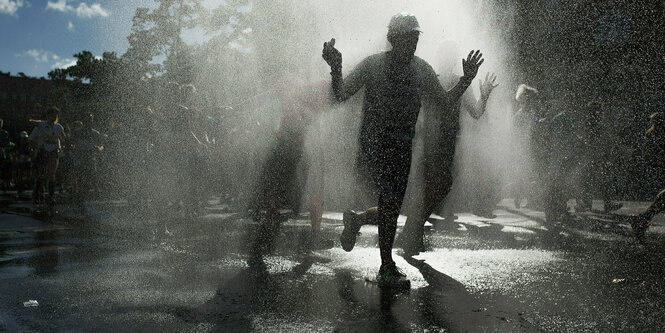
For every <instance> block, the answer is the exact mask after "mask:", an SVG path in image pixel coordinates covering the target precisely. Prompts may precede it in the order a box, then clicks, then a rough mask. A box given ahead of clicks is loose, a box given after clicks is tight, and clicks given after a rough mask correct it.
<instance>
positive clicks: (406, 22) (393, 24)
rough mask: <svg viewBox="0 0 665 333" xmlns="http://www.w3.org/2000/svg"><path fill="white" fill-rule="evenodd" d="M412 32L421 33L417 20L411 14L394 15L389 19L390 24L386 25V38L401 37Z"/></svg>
mask: <svg viewBox="0 0 665 333" xmlns="http://www.w3.org/2000/svg"><path fill="white" fill-rule="evenodd" d="M412 31H418V32H423V31H422V30H421V29H420V24H418V20H417V19H416V17H415V16H414V15H413V14H409V13H399V14H395V15H394V16H393V17H392V18H391V19H390V23H389V24H388V36H395V35H401V34H405V33H407V32H412Z"/></svg>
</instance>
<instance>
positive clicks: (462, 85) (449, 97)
mask: <svg viewBox="0 0 665 333" xmlns="http://www.w3.org/2000/svg"><path fill="white" fill-rule="evenodd" d="M482 56H483V54H482V53H480V50H478V51H471V52H469V55H468V56H467V57H466V59H462V69H463V70H464V76H462V77H461V78H460V79H459V81H458V82H457V84H456V85H455V87H453V88H452V89H450V90H448V91H445V90H444V89H443V87H441V83H439V80H438V79H437V77H436V74H435V73H434V71H432V73H431V74H430V75H429V76H428V78H426V83H425V85H426V89H427V90H428V91H429V93H430V96H431V97H432V98H433V99H434V101H435V102H436V103H437V104H438V106H439V108H440V109H442V110H444V112H452V110H453V109H454V106H456V105H459V100H460V98H461V97H462V94H464V92H465V91H466V89H467V88H469V86H470V85H471V82H472V81H473V79H474V78H475V77H476V74H478V68H479V67H480V65H482V64H483V62H484V61H485V60H484V59H483V58H482Z"/></svg>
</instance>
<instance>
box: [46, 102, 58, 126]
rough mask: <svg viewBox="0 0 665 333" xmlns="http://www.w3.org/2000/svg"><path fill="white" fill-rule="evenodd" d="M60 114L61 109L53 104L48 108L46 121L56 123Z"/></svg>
mask: <svg viewBox="0 0 665 333" xmlns="http://www.w3.org/2000/svg"><path fill="white" fill-rule="evenodd" d="M59 114H60V109H58V108H57V107H55V106H52V107H50V108H48V109H47V110H46V121H48V122H50V123H54V122H56V121H57V120H58V115H59Z"/></svg>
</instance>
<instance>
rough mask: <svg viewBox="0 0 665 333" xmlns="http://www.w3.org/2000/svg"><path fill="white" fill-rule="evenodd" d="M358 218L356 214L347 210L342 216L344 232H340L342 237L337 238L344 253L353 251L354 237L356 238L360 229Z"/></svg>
mask: <svg viewBox="0 0 665 333" xmlns="http://www.w3.org/2000/svg"><path fill="white" fill-rule="evenodd" d="M358 217H359V216H358V213H356V212H354V211H352V210H347V211H346V212H344V214H343V215H342V220H343V222H344V230H343V231H342V235H341V236H339V241H340V243H342V248H343V249H344V251H346V252H349V251H351V250H353V247H354V246H355V245H356V237H358V232H360V227H361V224H360V223H359V222H358Z"/></svg>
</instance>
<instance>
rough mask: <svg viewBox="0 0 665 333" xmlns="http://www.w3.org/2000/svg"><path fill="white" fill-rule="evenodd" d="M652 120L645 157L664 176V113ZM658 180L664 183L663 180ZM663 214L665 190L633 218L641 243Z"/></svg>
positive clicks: (647, 136)
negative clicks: (655, 218)
mask: <svg viewBox="0 0 665 333" xmlns="http://www.w3.org/2000/svg"><path fill="white" fill-rule="evenodd" d="M650 118H651V127H650V128H649V129H648V130H647V132H646V145H645V156H644V157H645V159H646V160H647V164H648V165H649V166H650V168H651V169H652V170H654V171H656V172H657V173H659V174H660V175H662V174H663V173H664V171H665V116H664V115H663V113H662V112H655V113H653V114H652V115H651V117H650ZM658 180H661V181H662V178H659V179H658ZM660 186H663V184H661V185H660ZM662 212H665V190H663V191H661V192H660V193H658V195H656V198H655V199H654V201H653V202H652V203H651V205H650V206H649V208H647V210H646V211H644V212H643V213H641V214H638V215H635V216H634V217H633V221H631V224H630V225H631V227H632V228H633V232H634V233H635V237H636V238H637V240H638V241H639V242H644V234H645V233H646V231H647V229H648V228H649V226H650V225H651V219H653V217H654V216H656V215H658V214H660V213H662Z"/></svg>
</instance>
